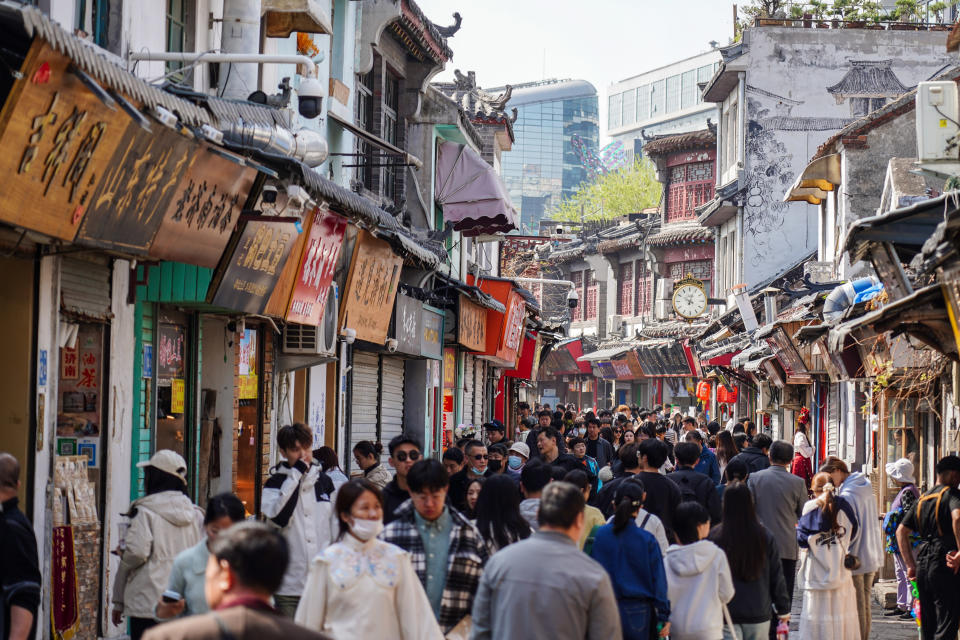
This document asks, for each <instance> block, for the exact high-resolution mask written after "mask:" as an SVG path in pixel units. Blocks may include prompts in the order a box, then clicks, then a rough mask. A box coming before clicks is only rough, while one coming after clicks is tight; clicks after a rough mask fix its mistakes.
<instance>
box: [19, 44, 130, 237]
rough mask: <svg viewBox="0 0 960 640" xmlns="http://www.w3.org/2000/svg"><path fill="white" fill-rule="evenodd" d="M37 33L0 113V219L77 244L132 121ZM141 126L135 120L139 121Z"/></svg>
mask: <svg viewBox="0 0 960 640" xmlns="http://www.w3.org/2000/svg"><path fill="white" fill-rule="evenodd" d="M71 64H72V63H71V61H70V60H69V59H68V58H67V57H66V56H64V55H62V54H60V53H57V52H56V51H54V50H53V49H52V48H51V47H50V45H48V44H46V43H45V42H42V41H41V40H40V39H39V38H37V39H34V41H33V44H32V45H31V46H30V50H29V51H28V53H27V56H26V58H25V60H24V62H23V66H22V67H21V71H22V73H23V76H22V77H21V78H20V79H18V80H15V81H14V83H13V87H12V88H11V90H10V93H9V95H8V97H7V100H6V103H5V104H4V107H3V110H2V111H0V148H2V149H4V153H2V154H0V175H2V176H4V178H5V183H4V193H3V198H0V221H3V222H7V223H9V224H11V225H14V226H18V227H23V228H25V229H31V230H34V231H39V232H41V233H44V234H46V235H49V236H52V237H55V238H59V239H61V240H64V241H67V242H72V241H73V239H74V238H75V237H76V234H77V229H78V228H79V227H80V223H81V222H82V221H83V218H84V215H85V213H86V212H87V209H88V208H89V207H90V206H91V202H92V198H93V194H94V192H95V191H97V189H98V187H99V186H100V184H101V182H102V180H103V176H104V175H105V174H106V173H107V171H108V169H109V166H110V162H111V158H113V156H114V153H115V152H116V151H117V148H118V147H119V145H120V144H121V141H122V140H123V138H124V132H125V131H126V129H127V127H128V126H130V125H131V120H130V117H129V116H128V115H127V114H126V113H125V112H124V111H123V110H122V109H119V108H117V109H110V108H109V107H107V106H106V105H105V104H104V103H103V102H102V101H101V100H100V98H98V97H97V96H96V95H95V94H94V93H93V92H92V91H90V89H88V88H87V87H86V86H85V85H84V83H83V81H82V80H81V79H80V76H79V75H78V73H82V72H78V73H74V72H72V71H70V70H69V69H70V68H71ZM133 126H135V127H137V128H138V129H139V127H138V126H137V125H133Z"/></svg>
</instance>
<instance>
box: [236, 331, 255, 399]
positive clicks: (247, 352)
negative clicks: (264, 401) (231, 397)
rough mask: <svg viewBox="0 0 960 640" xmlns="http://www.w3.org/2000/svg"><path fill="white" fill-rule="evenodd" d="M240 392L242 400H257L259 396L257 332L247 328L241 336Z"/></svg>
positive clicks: (238, 373) (238, 371)
mask: <svg viewBox="0 0 960 640" xmlns="http://www.w3.org/2000/svg"><path fill="white" fill-rule="evenodd" d="M237 377H238V386H239V389H238V393H237V398H238V399H240V400H255V399H256V397H257V332H256V330H254V329H245V330H244V332H243V337H242V338H240V360H239V361H238V363H237Z"/></svg>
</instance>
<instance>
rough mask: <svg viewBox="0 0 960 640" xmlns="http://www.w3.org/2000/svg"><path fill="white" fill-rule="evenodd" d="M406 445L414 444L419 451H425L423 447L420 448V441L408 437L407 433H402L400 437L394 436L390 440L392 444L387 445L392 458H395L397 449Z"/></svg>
mask: <svg viewBox="0 0 960 640" xmlns="http://www.w3.org/2000/svg"><path fill="white" fill-rule="evenodd" d="M404 444H412V445H413V446H415V447H416V448H417V451H423V447H422V446H420V441H419V440H417V439H416V438H414V437H413V436H408V435H407V434H405V433H401V434H400V435H398V436H394V437H393V439H392V440H390V444H388V445H387V450H389V451H390V457H391V458H392V457H393V452H394V451H396V450H397V447H399V446H400V445H404Z"/></svg>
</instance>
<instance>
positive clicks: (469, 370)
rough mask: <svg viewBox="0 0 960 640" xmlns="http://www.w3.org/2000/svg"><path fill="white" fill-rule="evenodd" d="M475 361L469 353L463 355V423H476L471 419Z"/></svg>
mask: <svg viewBox="0 0 960 640" xmlns="http://www.w3.org/2000/svg"><path fill="white" fill-rule="evenodd" d="M475 361H476V358H474V357H473V356H472V355H470V354H469V353H468V354H466V355H464V357H463V410H462V411H461V414H463V421H464V423H471V424H475V425H477V426H478V427H479V426H480V425H479V424H477V423H476V422H475V421H474V419H473V395H474V393H473V363H474V362H475Z"/></svg>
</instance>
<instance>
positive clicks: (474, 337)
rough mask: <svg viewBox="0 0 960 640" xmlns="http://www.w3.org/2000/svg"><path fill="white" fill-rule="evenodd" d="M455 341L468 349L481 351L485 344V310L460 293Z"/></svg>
mask: <svg viewBox="0 0 960 640" xmlns="http://www.w3.org/2000/svg"><path fill="white" fill-rule="evenodd" d="M457 342H459V343H460V344H461V345H463V346H464V347H466V348H467V349H469V350H470V351H483V350H484V349H485V348H486V345H487V310H486V309H484V308H483V307H481V306H480V305H478V304H474V303H473V302H470V300H468V299H467V297H466V296H465V295H463V294H461V295H460V316H459V318H458V319H457Z"/></svg>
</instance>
